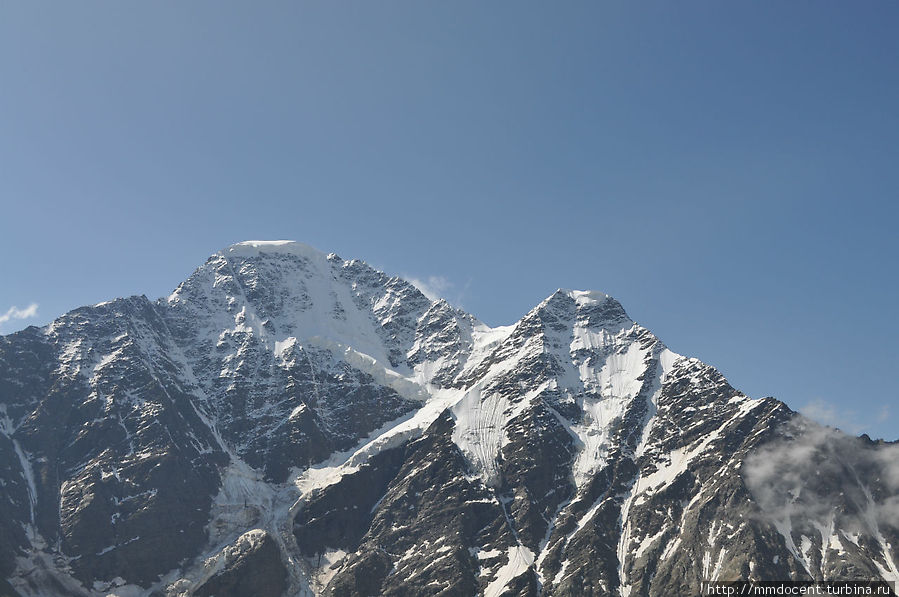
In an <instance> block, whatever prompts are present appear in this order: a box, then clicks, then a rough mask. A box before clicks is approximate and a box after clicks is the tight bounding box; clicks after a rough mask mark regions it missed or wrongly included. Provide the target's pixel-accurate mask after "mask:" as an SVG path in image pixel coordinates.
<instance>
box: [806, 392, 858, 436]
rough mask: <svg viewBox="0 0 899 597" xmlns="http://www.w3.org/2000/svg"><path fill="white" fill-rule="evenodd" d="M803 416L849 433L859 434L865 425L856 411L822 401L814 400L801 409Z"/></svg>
mask: <svg viewBox="0 0 899 597" xmlns="http://www.w3.org/2000/svg"><path fill="white" fill-rule="evenodd" d="M799 412H801V413H802V414H803V415H805V416H806V417H808V418H809V419H812V420H814V421H817V422H818V423H821V424H823V425H829V426H831V427H837V428H839V429H842V430H843V431H846V432H848V433H852V434H856V433H859V432H860V431H861V430H862V429H863V428H864V427H865V425H864V424H862V422H861V421H859V417H858V413H857V412H855V411H854V410H846V409H842V408H839V407H838V406H837V405H835V404H832V403H830V402H827V401H826V400H821V399H820V398H818V399H815V400H812V401H811V402H809V403H808V404H806V405H805V406H803V407H801V408H800V409H799Z"/></svg>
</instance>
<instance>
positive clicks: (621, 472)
mask: <svg viewBox="0 0 899 597" xmlns="http://www.w3.org/2000/svg"><path fill="white" fill-rule="evenodd" d="M897 462H899V447H897V446H896V445H895V444H888V443H884V442H873V441H871V440H869V439H868V438H867V437H862V438H854V437H850V436H847V435H844V434H842V433H840V432H839V431H836V430H832V429H828V428H822V427H820V426H817V425H815V424H814V423H812V422H810V421H808V420H806V419H804V418H802V417H801V416H799V415H796V414H795V413H793V412H792V411H790V410H789V409H788V408H787V407H786V406H785V405H784V404H783V403H781V402H779V401H777V400H775V399H773V398H765V399H760V400H754V399H751V398H749V397H747V396H744V395H743V394H741V393H740V392H738V391H737V390H735V389H734V388H732V387H731V386H730V385H729V384H728V382H727V381H726V380H725V379H724V378H723V377H722V376H721V375H720V374H719V373H718V372H717V371H716V370H715V369H714V368H712V367H710V366H708V365H705V364H703V363H701V362H700V361H698V360H696V359H691V358H686V357H683V356H680V355H677V354H675V353H673V352H671V351H670V350H668V349H667V348H666V347H665V346H664V345H663V344H662V342H661V341H659V340H658V339H657V338H656V337H655V336H654V335H653V334H652V333H651V332H650V331H649V330H647V329H645V328H643V327H642V326H640V325H639V324H637V323H635V322H634V321H633V320H631V319H630V318H629V317H628V315H627V313H626V312H625V310H624V308H623V307H622V306H621V305H620V304H619V303H618V302H617V301H616V300H615V299H613V298H611V297H610V296H608V295H605V294H603V293H600V292H594V291H589V292H583V291H572V290H558V291H556V292H554V293H553V294H552V295H550V296H549V297H547V298H546V299H545V300H544V301H543V302H541V303H540V304H539V305H537V306H536V307H534V309H532V310H531V311H530V312H529V313H528V314H526V315H525V316H524V317H523V318H522V319H521V320H520V321H518V322H517V323H515V324H514V325H511V326H504V327H496V328H491V327H489V326H487V325H485V324H484V323H482V322H480V321H478V320H477V319H476V318H475V317H473V316H472V315H469V314H467V313H465V312H463V311H461V310H459V309H456V308H454V307H452V306H451V305H449V304H448V303H447V302H446V301H443V300H431V299H429V298H428V297H426V296H425V295H424V294H422V293H421V292H420V291H419V290H418V289H417V288H416V287H415V286H413V285H412V284H410V283H409V282H406V281H404V280H402V279H400V278H397V277H390V276H387V275H386V274H384V273H382V272H379V271H377V270H375V269H373V268H371V267H369V266H368V265H367V264H365V263H364V262H362V261H359V260H350V261H347V260H344V259H342V258H340V257H338V256H337V255H335V254H325V253H322V252H319V251H317V250H315V249H313V248H311V247H308V246H307V245H303V244H301V243H295V242H290V241H248V242H243V243H238V244H236V245H232V246H231V247H228V248H226V249H224V250H222V251H219V252H218V253H215V254H214V255H212V256H211V257H210V258H209V259H208V260H207V261H206V263H205V264H203V265H202V266H200V267H199V268H198V269H197V270H196V271H195V272H194V273H193V274H192V275H191V276H190V277H189V278H188V279H187V280H185V281H184V282H183V283H181V284H180V285H179V286H178V288H177V289H175V291H174V292H173V293H172V294H171V295H169V296H167V297H164V298H161V299H159V300H156V301H150V300H149V299H147V298H146V297H143V296H140V297H130V298H125V299H116V300H113V301H110V302H107V303H101V304H98V305H94V306H90V307H81V308H79V309H75V310H73V311H71V312H69V313H67V314H66V315H64V316H62V317H60V318H59V319H57V320H56V321H54V322H53V323H51V324H50V325H48V326H46V327H43V328H35V327H31V328H28V329H26V330H23V331H21V332H17V333H15V334H11V335H9V336H4V337H0V464H2V467H0V490H2V493H0V578H6V579H7V581H0V594H5V593H9V594H11V595H21V596H22V597H26V596H55V595H60V596H100V595H120V596H122V597H132V596H154V597H155V596H192V595H195V596H200V597H211V596H213V595H215V596H218V597H222V596H238V595H240V596H242V595H253V596H259V597H279V596H282V595H283V596H288V595H290V596H293V595H335V596H345V595H350V596H352V595H358V596H365V595H396V596H400V595H463V596H467V595H485V596H488V597H498V596H500V595H503V596H517V595H521V596H536V595H546V596H550V595H553V596H556V595H559V596H561V595H621V596H628V595H630V596H636V595H652V596H656V595H660V596H661V595H688V594H699V591H700V583H701V582H702V581H706V580H789V579H793V580H813V579H814V580H838V579H861V580H879V579H884V580H889V581H899V570H897V564H899V560H897V552H896V550H897V547H894V546H899V497H897V495H899V464H897ZM3 582H6V583H7V584H6V585H4V584H3Z"/></svg>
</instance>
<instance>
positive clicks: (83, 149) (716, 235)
mask: <svg viewBox="0 0 899 597" xmlns="http://www.w3.org/2000/svg"><path fill="white" fill-rule="evenodd" d="M897 31H899V3H897V2H895V1H887V0H879V1H878V0H871V1H866V2H846V1H840V2H829V1H824V0H815V1H791V2H781V1H760V2H718V1H714V2H712V1H708V2H692V1H688V2H669V1H646V2H639V3H630V2H618V1H616V2H595V1H590V2H561V3H550V2H533V3H529V2H518V1H516V2H499V1H491V2H463V1H460V0H453V1H452V2H430V1H426V2H419V1H409V2H395V1H385V2H362V1H357V2H315V3H308V2H299V1H295V0H290V1H287V2H261V3H255V2H254V3H250V2H222V1H215V2H200V1H191V2H152V3H149V2H148V3H119V2H102V3H94V2H77V3H72V2H51V3H34V2H24V1H22V2H13V1H11V0H0V333H9V332H12V331H15V330H16V329H20V328H22V327H24V326H26V325H29V324H45V323H47V322H49V321H51V320H52V319H53V318H55V317H57V316H58V315H60V314H62V313H64V312H65V311H67V310H69V309H72V308H74V307H77V306H79V305H83V304H89V303H96V302H99V301H102V300H106V299H109V298H112V297H116V296H125V295H130V294H146V295H147V296H149V297H151V298H155V297H158V296H162V295H166V294H168V293H169V292H170V291H171V290H172V289H173V288H174V287H175V286H176V285H177V284H178V283H179V282H180V281H181V280H182V279H184V278H185V277H186V276H187V275H189V274H190V272H191V271H192V270H193V268H195V267H196V266H198V265H200V264H201V263H202V262H203V261H204V260H205V259H206V257H207V256H208V255H209V254H211V253H213V252H215V251H216V250H219V249H221V248H223V247H225V246H227V245H229V244H231V243H234V242H237V241H241V240H247V239H282V238H287V239H296V240H301V241H304V242H307V243H309V244H311V245H314V246H316V247H318V248H320V249H322V250H324V251H328V252H330V251H334V252H337V253H338V254H340V255H341V256H343V257H346V258H350V257H358V258H362V259H365V260H366V261H368V262H369V263H371V264H372V265H375V266H377V267H379V268H382V269H384V270H386V271H388V272H389V273H393V274H400V275H404V276H407V277H415V278H417V279H419V280H422V281H425V282H426V283H428V281H429V280H430V282H429V283H430V284H431V285H432V286H435V287H437V288H438V289H439V291H440V292H441V293H442V294H443V295H444V296H446V297H447V298H449V299H450V300H451V301H454V302H456V303H457V304H460V305H461V306H463V307H464V308H465V309H467V310H468V311H470V312H472V313H474V314H475V315H476V316H478V317H480V318H481V319H482V320H484V321H485V322H487V323H490V324H507V323H511V322H513V321H515V320H517V319H518V318H520V317H521V316H522V315H523V314H524V313H525V312H527V311H528V310H529V309H530V308H531V307H533V306H534V305H535V304H536V303H538V302H539V301H540V300H542V299H543V298H545V297H546V296H548V295H549V294H551V293H552V292H553V291H554V290H555V289H556V288H558V287H565V288H580V289H585V288H591V289H598V290H603V291H605V292H608V293H610V294H612V295H613V296H615V297H617V298H618V299H619V300H620V301H621V302H622V303H623V304H624V306H625V308H626V309H627V310H628V312H629V314H630V315H631V317H633V318H634V319H636V320H637V321H639V322H640V323H642V324H644V325H646V326H647V327H649V328H650V329H651V330H653V331H654V332H655V333H656V335H658V336H659V337H660V338H662V340H663V341H665V342H666V343H667V344H668V346H669V347H671V348H672V349H673V350H675V351H677V352H680V353H682V354H687V355H692V356H697V357H699V358H701V359H702V360H704V361H706V362H708V363H710V364H712V365H715V366H717V367H718V368H719V369H720V370H721V371H722V372H723V373H724V374H725V375H726V376H727V377H728V378H729V379H730V381H731V383H733V384H734V385H735V386H736V387H737V388H739V389H741V390H743V391H745V392H747V393H748V394H750V395H752V396H755V397H759V396H766V395H774V396H777V397H778V398H780V399H782V400H784V401H785V402H787V403H788V404H789V405H790V406H792V407H793V408H795V409H805V410H806V411H807V412H809V413H811V414H813V415H814V416H816V417H818V418H820V419H821V420H824V421H825V422H829V423H836V424H839V425H840V426H842V427H843V428H846V429H849V430H851V431H858V432H862V431H866V432H869V433H871V434H873V435H876V436H881V437H887V438H889V439H896V438H899V429H897V428H899V425H897V423H899V390H897V387H899V385H897V382H896V372H897V370H899V345H897V341H896V339H897V335H899V316H897V313H896V308H897V305H899V281H897V272H899V268H897V265H896V261H897V257H899V240H897V233H896V227H897V222H899V206H897V200H899V35H897V33H896V32H897ZM33 304H37V308H36V309H35V308H33V307H31V306H32V305H33ZM13 307H15V308H16V310H13V309H12V308H13ZM30 307H31V308H30Z"/></svg>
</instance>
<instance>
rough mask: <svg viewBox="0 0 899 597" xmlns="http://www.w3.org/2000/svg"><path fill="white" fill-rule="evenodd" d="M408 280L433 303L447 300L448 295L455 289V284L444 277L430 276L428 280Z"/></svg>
mask: <svg viewBox="0 0 899 597" xmlns="http://www.w3.org/2000/svg"><path fill="white" fill-rule="evenodd" d="M406 280H407V281H408V282H409V283H411V284H412V285H413V286H415V287H416V288H418V289H419V290H421V293H422V294H423V295H425V296H426V297H428V298H429V299H431V300H432V301H436V300H437V299H439V298H446V294H447V293H448V292H449V291H450V290H451V289H452V287H453V283H452V282H450V281H449V280H448V279H446V278H445V277H443V276H428V278H427V280H422V279H421V278H413V277H407V278H406Z"/></svg>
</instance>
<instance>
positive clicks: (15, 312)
mask: <svg viewBox="0 0 899 597" xmlns="http://www.w3.org/2000/svg"><path fill="white" fill-rule="evenodd" d="M36 315H37V303H31V304H30V305H28V306H27V307H25V308H24V309H19V308H18V307H10V308H9V309H8V310H7V311H6V313H4V314H3V315H0V324H4V323H6V322H7V321H9V320H11V319H28V318H30V317H34V316H36Z"/></svg>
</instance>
